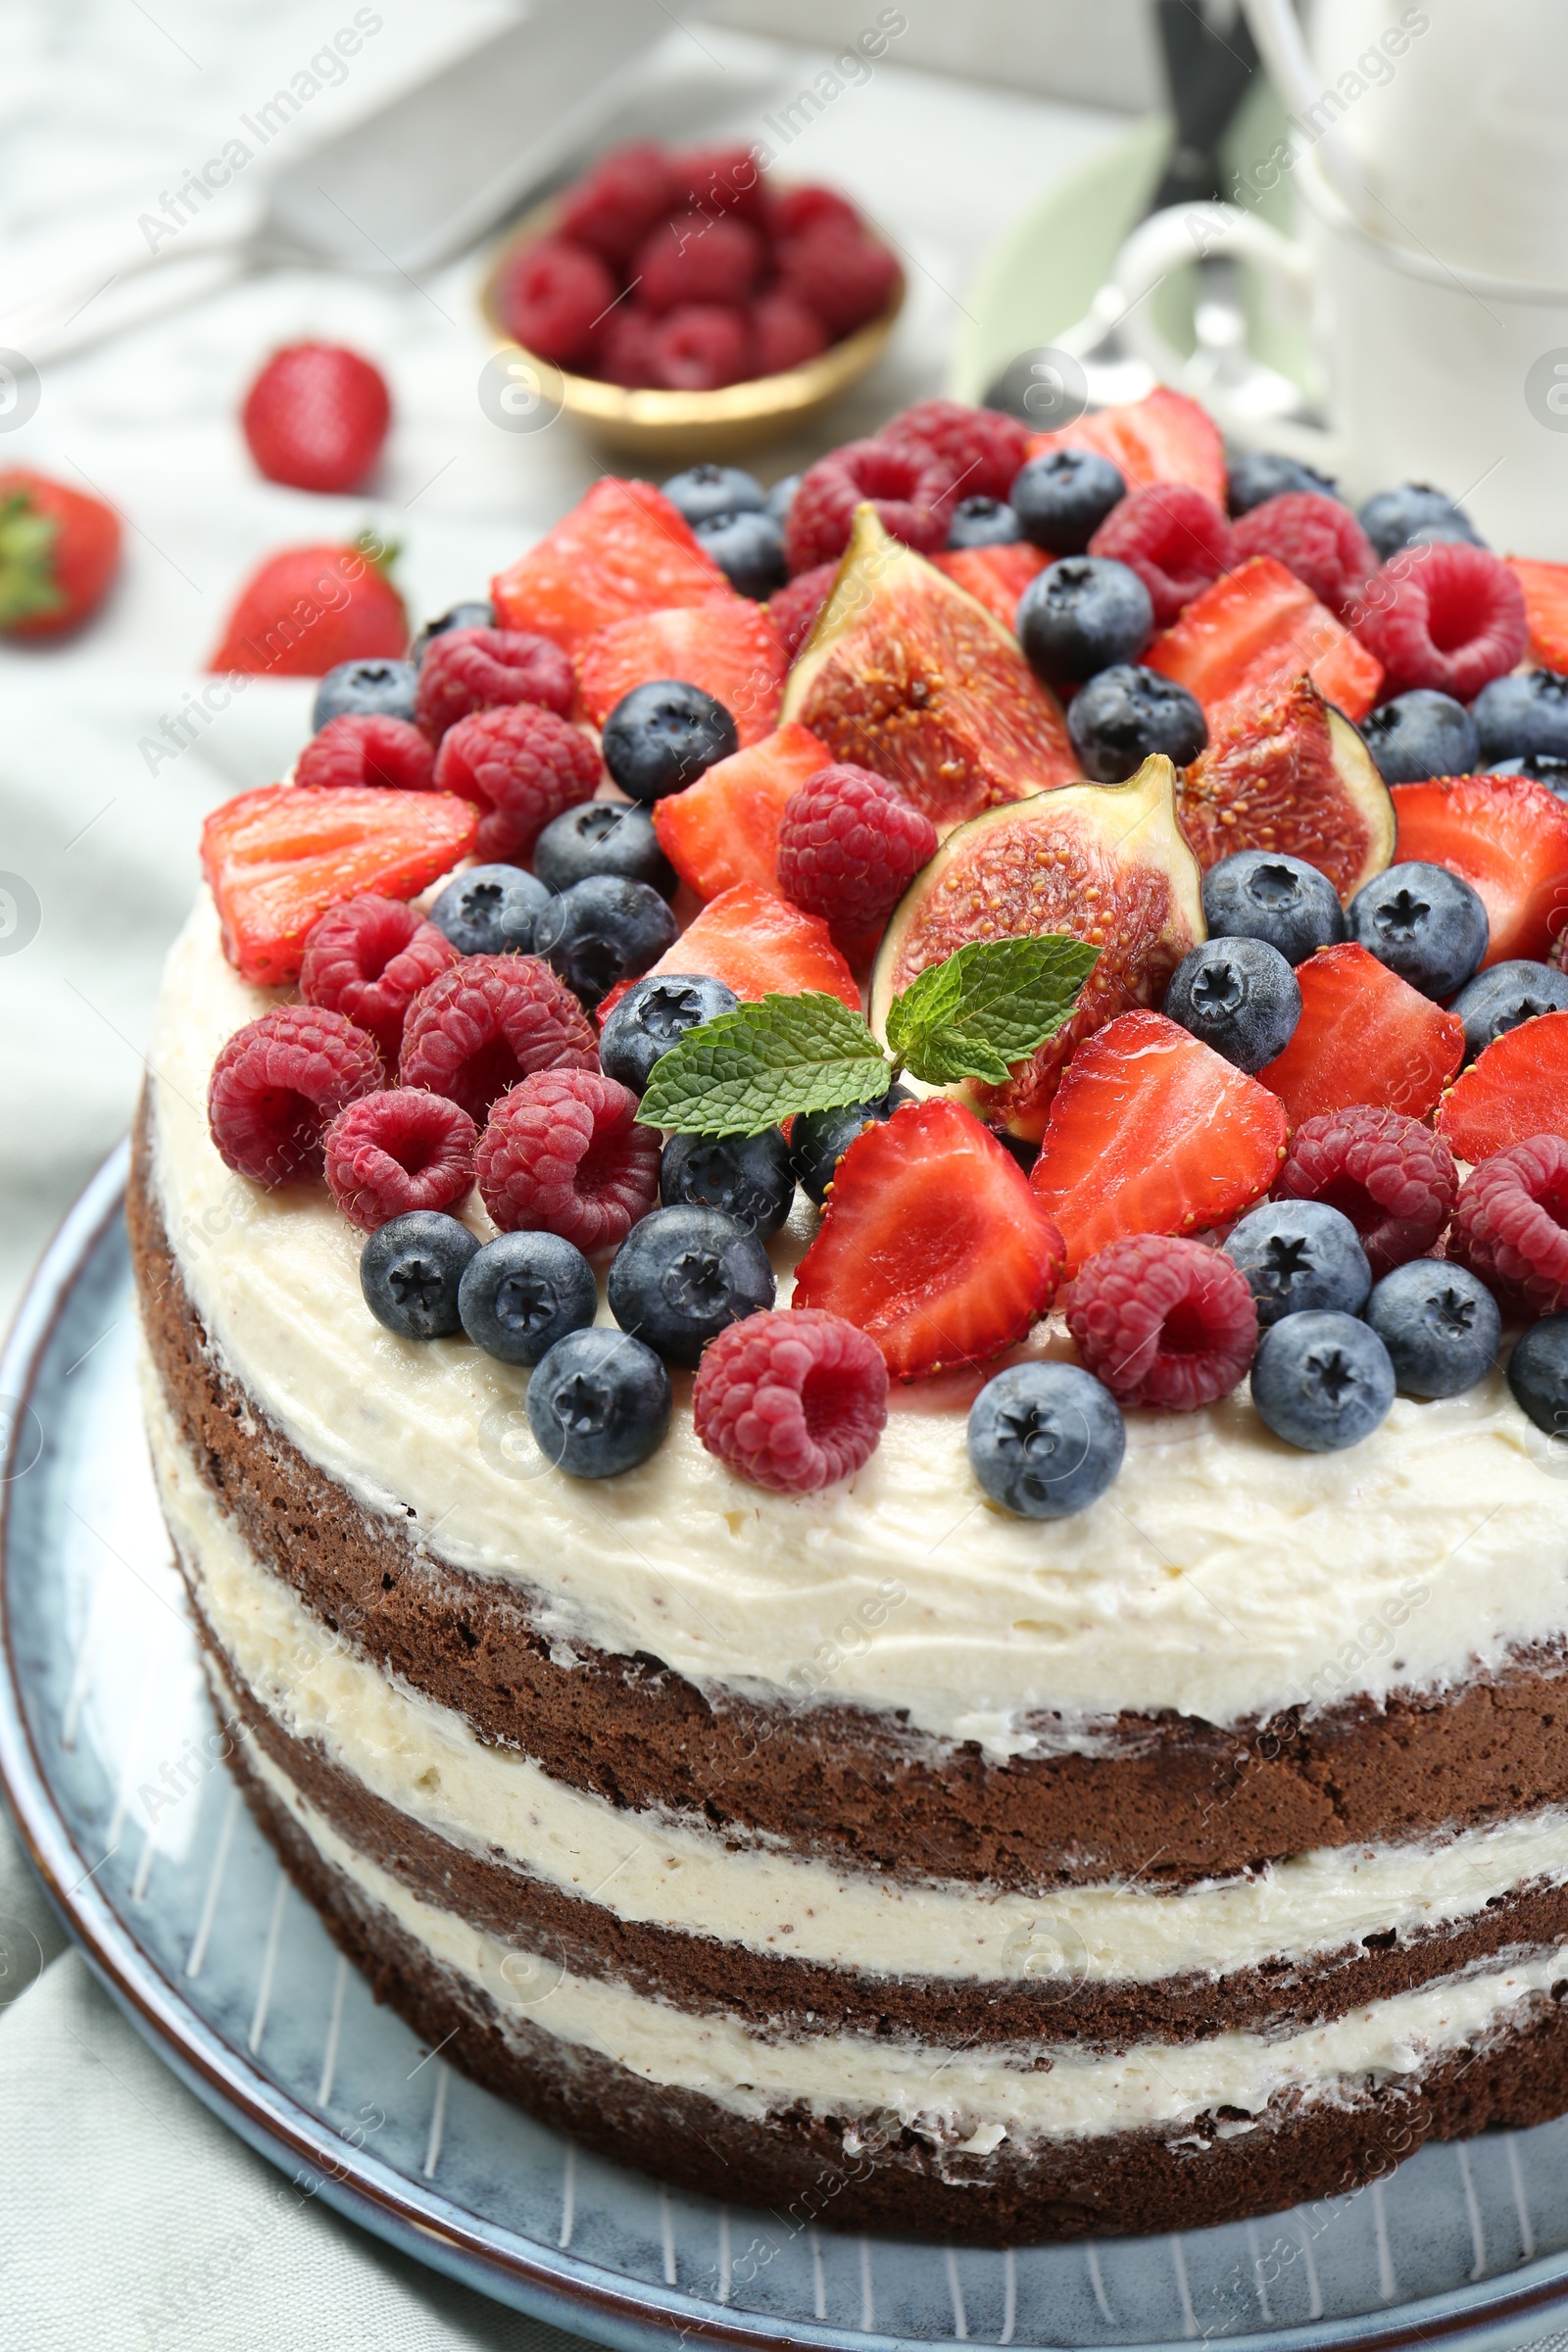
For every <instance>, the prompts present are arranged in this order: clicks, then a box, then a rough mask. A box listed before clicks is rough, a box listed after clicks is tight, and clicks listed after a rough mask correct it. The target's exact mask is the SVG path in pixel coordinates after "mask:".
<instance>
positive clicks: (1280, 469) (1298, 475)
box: [1226, 449, 1339, 515]
mask: <svg viewBox="0 0 1568 2352" xmlns="http://www.w3.org/2000/svg"><path fill="white" fill-rule="evenodd" d="M1289 490H1311V491H1314V492H1315V493H1316V494H1317V496H1318V497H1319V498H1338V496H1339V485H1338V483H1337V482H1336V481H1335V480H1334V477H1333V476H1332V474H1327V473H1319V471H1318V469H1317V467H1316V466H1303V465H1302V464H1301V463H1300V461H1299V459H1298V458H1283V457H1281V456H1280V454H1279V451H1278V450H1275V449H1244V450H1240V451H1238V453H1237V454H1236V456H1235V457H1234V458H1232V460H1231V465H1230V479H1229V482H1228V484H1227V502H1226V503H1227V504H1228V505H1229V507H1230V511H1231V513H1232V514H1233V515H1250V513H1251V511H1252V509H1253V508H1254V507H1260V506H1261V505H1262V504H1263V501H1264V500H1265V499H1266V498H1283V497H1284V496H1285V494H1286V492H1287V491H1289Z"/></svg>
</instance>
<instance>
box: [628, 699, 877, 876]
mask: <svg viewBox="0 0 1568 2352" xmlns="http://www.w3.org/2000/svg"><path fill="white" fill-rule="evenodd" d="M832 760H833V755H832V753H831V752H830V751H829V750H828V748H827V746H826V744H825V743H818V741H817V739H816V737H815V736H814V735H813V734H812V733H811V731H810V729H809V727H803V726H802V725H801V724H800V722H799V720H798V719H793V718H792V719H788V720H786V722H785V724H784V725H783V726H782V727H779V728H776V729H775V731H774V732H773V733H772V734H771V735H764V736H763V738H762V740H761V742H760V743H754V744H750V745H748V746H747V748H746V750H745V751H741V752H735V753H733V754H732V755H731V756H730V758H729V759H728V760H719V761H718V762H717V763H716V765H714V766H712V767H711V768H710V769H709V770H708V773H707V774H706V775H704V776H699V777H698V779H697V781H696V783H695V784H688V785H687V787H686V789H685V791H684V792H672V793H670V794H669V795H668V796H667V798H665V799H664V800H662V801H656V802H655V803H654V831H655V832H656V833H657V834H658V836H659V844H660V847H661V849H662V851H663V853H664V856H665V857H666V858H668V859H669V862H670V864H671V865H672V866H673V867H674V868H675V871H676V873H677V874H679V876H680V878H681V880H682V881H683V882H686V883H689V884H690V886H691V888H692V889H693V890H695V891H696V893H697V895H698V897H699V898H700V899H716V898H717V896H718V894H719V892H720V891H721V890H729V889H730V888H731V887H732V886H733V885H734V884H735V883H737V882H757V883H760V885H761V887H762V888H763V889H764V890H769V891H772V890H777V888H778V828H779V821H780V819H781V818H782V816H783V814H784V804H785V802H786V801H787V800H788V799H789V797H790V794H791V793H792V792H798V791H799V789H800V787H801V786H802V785H803V784H804V783H805V782H806V779H807V777H808V776H814V775H815V774H816V771H817V769H818V768H819V767H828V766H831V764H832Z"/></svg>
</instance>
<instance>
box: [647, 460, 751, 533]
mask: <svg viewBox="0 0 1568 2352" xmlns="http://www.w3.org/2000/svg"><path fill="white" fill-rule="evenodd" d="M660 487H661V488H662V491H663V493H664V496H665V497H666V498H667V499H668V501H669V503H670V505H671V506H672V507H673V508H674V509H675V511H676V512H677V514H680V515H684V516H685V518H686V520H687V521H688V522H689V523H690V524H691V526H692V529H693V530H696V528H697V526H698V524H699V523H700V522H712V521H714V520H716V518H717V517H718V516H719V515H760V514H761V513H762V511H763V510H764V508H765V507H766V505H767V493H766V491H765V490H764V489H763V488H762V485H761V483H760V481H759V480H758V478H757V476H756V474H754V473H747V472H745V471H744V470H743V469H742V467H740V466H687V468H686V470H685V472H684V473H672V474H671V475H670V477H669V479H668V481H667V482H662V483H661V485H660Z"/></svg>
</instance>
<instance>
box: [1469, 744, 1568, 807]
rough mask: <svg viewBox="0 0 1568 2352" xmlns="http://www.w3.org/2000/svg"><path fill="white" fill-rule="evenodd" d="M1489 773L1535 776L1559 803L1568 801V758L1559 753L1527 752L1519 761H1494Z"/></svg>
mask: <svg viewBox="0 0 1568 2352" xmlns="http://www.w3.org/2000/svg"><path fill="white" fill-rule="evenodd" d="M1488 773H1489V774H1491V775H1494V776H1533V777H1534V779H1535V781H1536V782H1537V783H1538V784H1544V786H1545V787H1546V790H1547V791H1548V792H1550V793H1554V794H1555V795H1556V797H1557V799H1558V800H1559V801H1568V758H1565V757H1564V756H1563V755H1562V754H1561V753H1559V752H1526V753H1525V754H1524V756H1523V757H1522V758H1521V759H1518V760H1494V761H1493V763H1492V766H1491V768H1490V769H1489V770H1488Z"/></svg>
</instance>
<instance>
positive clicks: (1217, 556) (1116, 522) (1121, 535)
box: [1089, 482, 1343, 629]
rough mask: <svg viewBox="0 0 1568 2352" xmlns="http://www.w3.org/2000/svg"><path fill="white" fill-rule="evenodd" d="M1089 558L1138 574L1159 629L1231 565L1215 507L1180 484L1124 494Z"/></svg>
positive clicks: (1233, 554)
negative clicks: (1095, 558)
mask: <svg viewBox="0 0 1568 2352" xmlns="http://www.w3.org/2000/svg"><path fill="white" fill-rule="evenodd" d="M1342 511H1343V510H1342ZM1089 552H1090V554H1091V555H1092V556H1103V557H1105V558H1107V559H1108V560H1109V561H1110V562H1112V563H1115V564H1126V565H1127V567H1128V569H1129V570H1131V571H1135V572H1136V573H1137V574H1138V577H1139V578H1140V579H1141V580H1142V581H1143V583H1144V586H1145V587H1146V588H1147V589H1148V591H1149V595H1150V600H1151V602H1152V605H1153V608H1154V620H1155V624H1156V626H1158V627H1159V628H1162V629H1166V628H1169V626H1170V624H1171V622H1172V621H1173V620H1176V619H1177V618H1178V617H1179V616H1180V615H1181V613H1184V612H1185V611H1186V609H1187V607H1188V606H1189V605H1190V604H1191V603H1192V601H1193V599H1194V597H1195V596H1199V595H1201V593H1202V591H1203V590H1204V589H1205V588H1206V587H1207V586H1208V585H1209V583H1210V581H1211V580H1217V579H1218V578H1219V575H1220V573H1221V572H1223V571H1230V570H1231V569H1233V568H1234V566H1235V564H1236V561H1237V549H1236V541H1235V539H1234V537H1233V535H1232V532H1231V526H1230V524H1229V523H1228V522H1227V521H1226V519H1225V517H1224V515H1222V514H1221V513H1220V511H1219V509H1218V507H1217V506H1214V505H1213V504H1212V503H1211V502H1210V501H1209V500H1208V499H1206V498H1204V496H1203V495H1202V493H1201V491H1199V490H1192V489H1189V488H1188V486H1187V485H1186V483H1184V482H1155V483H1153V484H1152V485H1151V487H1150V488H1149V489H1147V490H1133V491H1130V492H1129V493H1128V495H1127V497H1125V498H1124V499H1122V500H1121V502H1120V504H1119V505H1117V506H1116V507H1114V508H1112V510H1111V512H1110V513H1109V514H1108V515H1106V517H1105V519H1104V521H1103V523H1102V524H1101V526H1100V528H1099V530H1097V531H1096V533H1095V535H1094V537H1093V538H1092V539H1091V540H1090V542H1089ZM1248 552H1249V553H1254V552H1257V553H1261V552H1263V551H1261V550H1257V551H1254V550H1249V551H1248Z"/></svg>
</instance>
